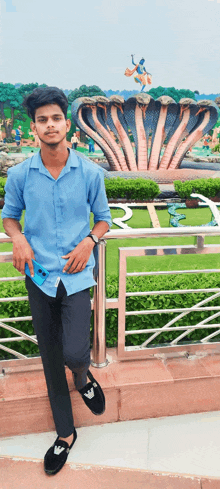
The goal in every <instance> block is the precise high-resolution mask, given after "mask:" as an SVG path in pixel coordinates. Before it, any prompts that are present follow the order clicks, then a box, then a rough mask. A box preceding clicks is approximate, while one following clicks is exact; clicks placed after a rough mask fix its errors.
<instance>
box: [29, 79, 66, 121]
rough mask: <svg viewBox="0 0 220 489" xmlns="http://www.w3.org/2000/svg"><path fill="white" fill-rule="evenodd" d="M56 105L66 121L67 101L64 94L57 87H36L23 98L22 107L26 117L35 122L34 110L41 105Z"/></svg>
mask: <svg viewBox="0 0 220 489" xmlns="http://www.w3.org/2000/svg"><path fill="white" fill-rule="evenodd" d="M48 104H57V105H59V107H60V108H61V110H62V112H63V113H64V117H65V119H67V109H68V100H67V97H66V95H65V93H64V92H63V91H62V90H60V88H57V87H37V88H35V89H34V90H33V92H32V93H31V94H30V95H28V96H27V97H25V99H24V101H23V104H22V105H23V107H24V108H25V109H26V111H27V114H28V116H29V117H30V118H31V119H32V121H33V122H35V112H36V109H38V108H39V107H42V106H43V105H48Z"/></svg>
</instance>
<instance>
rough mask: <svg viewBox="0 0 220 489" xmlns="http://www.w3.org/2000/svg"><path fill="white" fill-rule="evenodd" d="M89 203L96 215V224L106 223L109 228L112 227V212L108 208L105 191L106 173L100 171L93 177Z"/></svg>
mask: <svg viewBox="0 0 220 489" xmlns="http://www.w3.org/2000/svg"><path fill="white" fill-rule="evenodd" d="M89 203H90V206H91V211H92V212H93V214H94V223H95V224H96V223H97V222H98V221H106V222H107V223H108V225H109V227H111V226H112V219H111V212H110V209H109V206H108V199H107V196H106V191H105V182H104V172H103V171H102V170H101V169H99V171H98V172H97V174H96V175H95V176H93V178H92V179H91V181H90V186H89Z"/></svg>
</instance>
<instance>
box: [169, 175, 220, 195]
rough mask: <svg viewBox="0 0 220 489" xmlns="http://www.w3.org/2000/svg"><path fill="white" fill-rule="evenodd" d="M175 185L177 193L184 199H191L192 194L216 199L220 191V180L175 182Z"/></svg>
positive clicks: (204, 179)
mask: <svg viewBox="0 0 220 489" xmlns="http://www.w3.org/2000/svg"><path fill="white" fill-rule="evenodd" d="M173 183H174V188H175V190H176V192H177V193H178V195H179V196H180V197H181V198H182V199H184V198H190V196H191V194H192V193H197V194H201V195H204V197H208V198H209V197H215V196H216V195H217V194H218V193H219V191H220V178H207V179H206V178H199V179H198V180H188V181H186V182H181V181H180V180H175V181H174V182H173Z"/></svg>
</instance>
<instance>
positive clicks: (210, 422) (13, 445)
mask: <svg viewBox="0 0 220 489" xmlns="http://www.w3.org/2000/svg"><path fill="white" fill-rule="evenodd" d="M77 434H78V438H77V442H76V444H75V445H74V447H73V449H72V450H71V451H70V454H69V457H68V464H71V465H74V464H86V465H89V466H91V465H92V466H93V465H94V466H100V465H101V466H105V467H106V466H107V467H121V468H129V469H142V470H152V471H164V472H169V473H179V474H189V475H196V476H206V477H209V476H211V477H218V478H220V411H216V412H209V413H201V414H198V413H197V414H186V415H181V416H169V417H165V418H154V419H147V420H137V421H124V422H118V423H107V424H104V425H98V426H89V427H83V428H77ZM55 437H56V433H54V432H49V433H38V434H31V435H23V436H15V437H8V438H2V439H1V440H0V446H1V448H0V458H1V457H6V458H9V457H10V458H14V457H15V458H19V459H20V460H21V459H22V460H32V461H33V459H34V460H35V461H39V460H42V461H43V457H44V454H45V452H46V451H47V449H48V448H49V447H50V446H51V445H52V444H53V442H54V440H55ZM73 468H74V467H73ZM4 487H7V485H6V486H4ZM22 487H23V486H22Z"/></svg>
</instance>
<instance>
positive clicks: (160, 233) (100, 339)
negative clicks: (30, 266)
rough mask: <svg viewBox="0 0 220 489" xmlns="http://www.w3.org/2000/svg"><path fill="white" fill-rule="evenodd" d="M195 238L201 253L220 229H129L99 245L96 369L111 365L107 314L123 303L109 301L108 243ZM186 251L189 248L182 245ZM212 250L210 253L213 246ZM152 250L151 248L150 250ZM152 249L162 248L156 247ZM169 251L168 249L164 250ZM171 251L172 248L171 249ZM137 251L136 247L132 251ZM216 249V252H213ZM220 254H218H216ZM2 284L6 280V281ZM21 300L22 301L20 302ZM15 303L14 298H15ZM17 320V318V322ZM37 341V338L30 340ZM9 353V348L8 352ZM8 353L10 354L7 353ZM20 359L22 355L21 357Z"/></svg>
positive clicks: (4, 258)
mask: <svg viewBox="0 0 220 489" xmlns="http://www.w3.org/2000/svg"><path fill="white" fill-rule="evenodd" d="M184 236H194V237H196V238H197V243H196V245H191V246H190V249H193V248H194V247H195V248H197V249H198V250H202V249H203V248H204V238H205V237H206V236H220V226H215V227H208V226H207V227H206V226H204V227H201V226H185V227H184V228H183V227H181V228H135V229H132V228H129V229H114V230H110V231H108V232H107V233H106V234H105V235H104V236H103V237H102V238H101V239H100V241H99V244H98V245H97V246H96V247H95V248H94V256H95V262H96V264H95V267H94V279H95V280H96V282H97V286H95V287H94V298H93V309H94V341H93V348H92V364H93V365H94V366H96V367H104V366H106V365H107V364H108V361H107V359H106V340H105V310H106V309H110V308H118V307H119V299H107V300H106V296H105V277H106V270H105V254H106V242H107V240H108V239H125V238H156V237H158V238H159V237H184ZM11 241H12V240H11V238H10V237H8V236H7V235H6V234H5V233H0V243H9V242H11ZM182 247H183V248H187V246H184V245H182ZM206 247H207V248H208V247H210V252H211V250H212V248H213V245H206ZM148 248H151V247H148ZM152 248H158V249H159V248H160V246H158V247H157V246H154V247H152ZM163 248H165V247H163ZM168 248H171V246H168ZM135 249H137V248H135V247H132V250H135ZM213 249H214V248H213ZM214 252H216V251H214ZM9 261H12V252H5V253H0V263H1V262H9ZM18 278H19V280H22V279H23V280H24V277H11V278H7V280H18ZM2 280H6V278H5V279H2ZM19 299H21V298H18V300H19ZM11 300H14V298H11ZM15 319H16V318H15ZM30 340H32V341H33V336H32V337H31V338H30ZM5 349H6V348H5ZM6 351H7V350H6ZM18 357H19V355H18Z"/></svg>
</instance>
